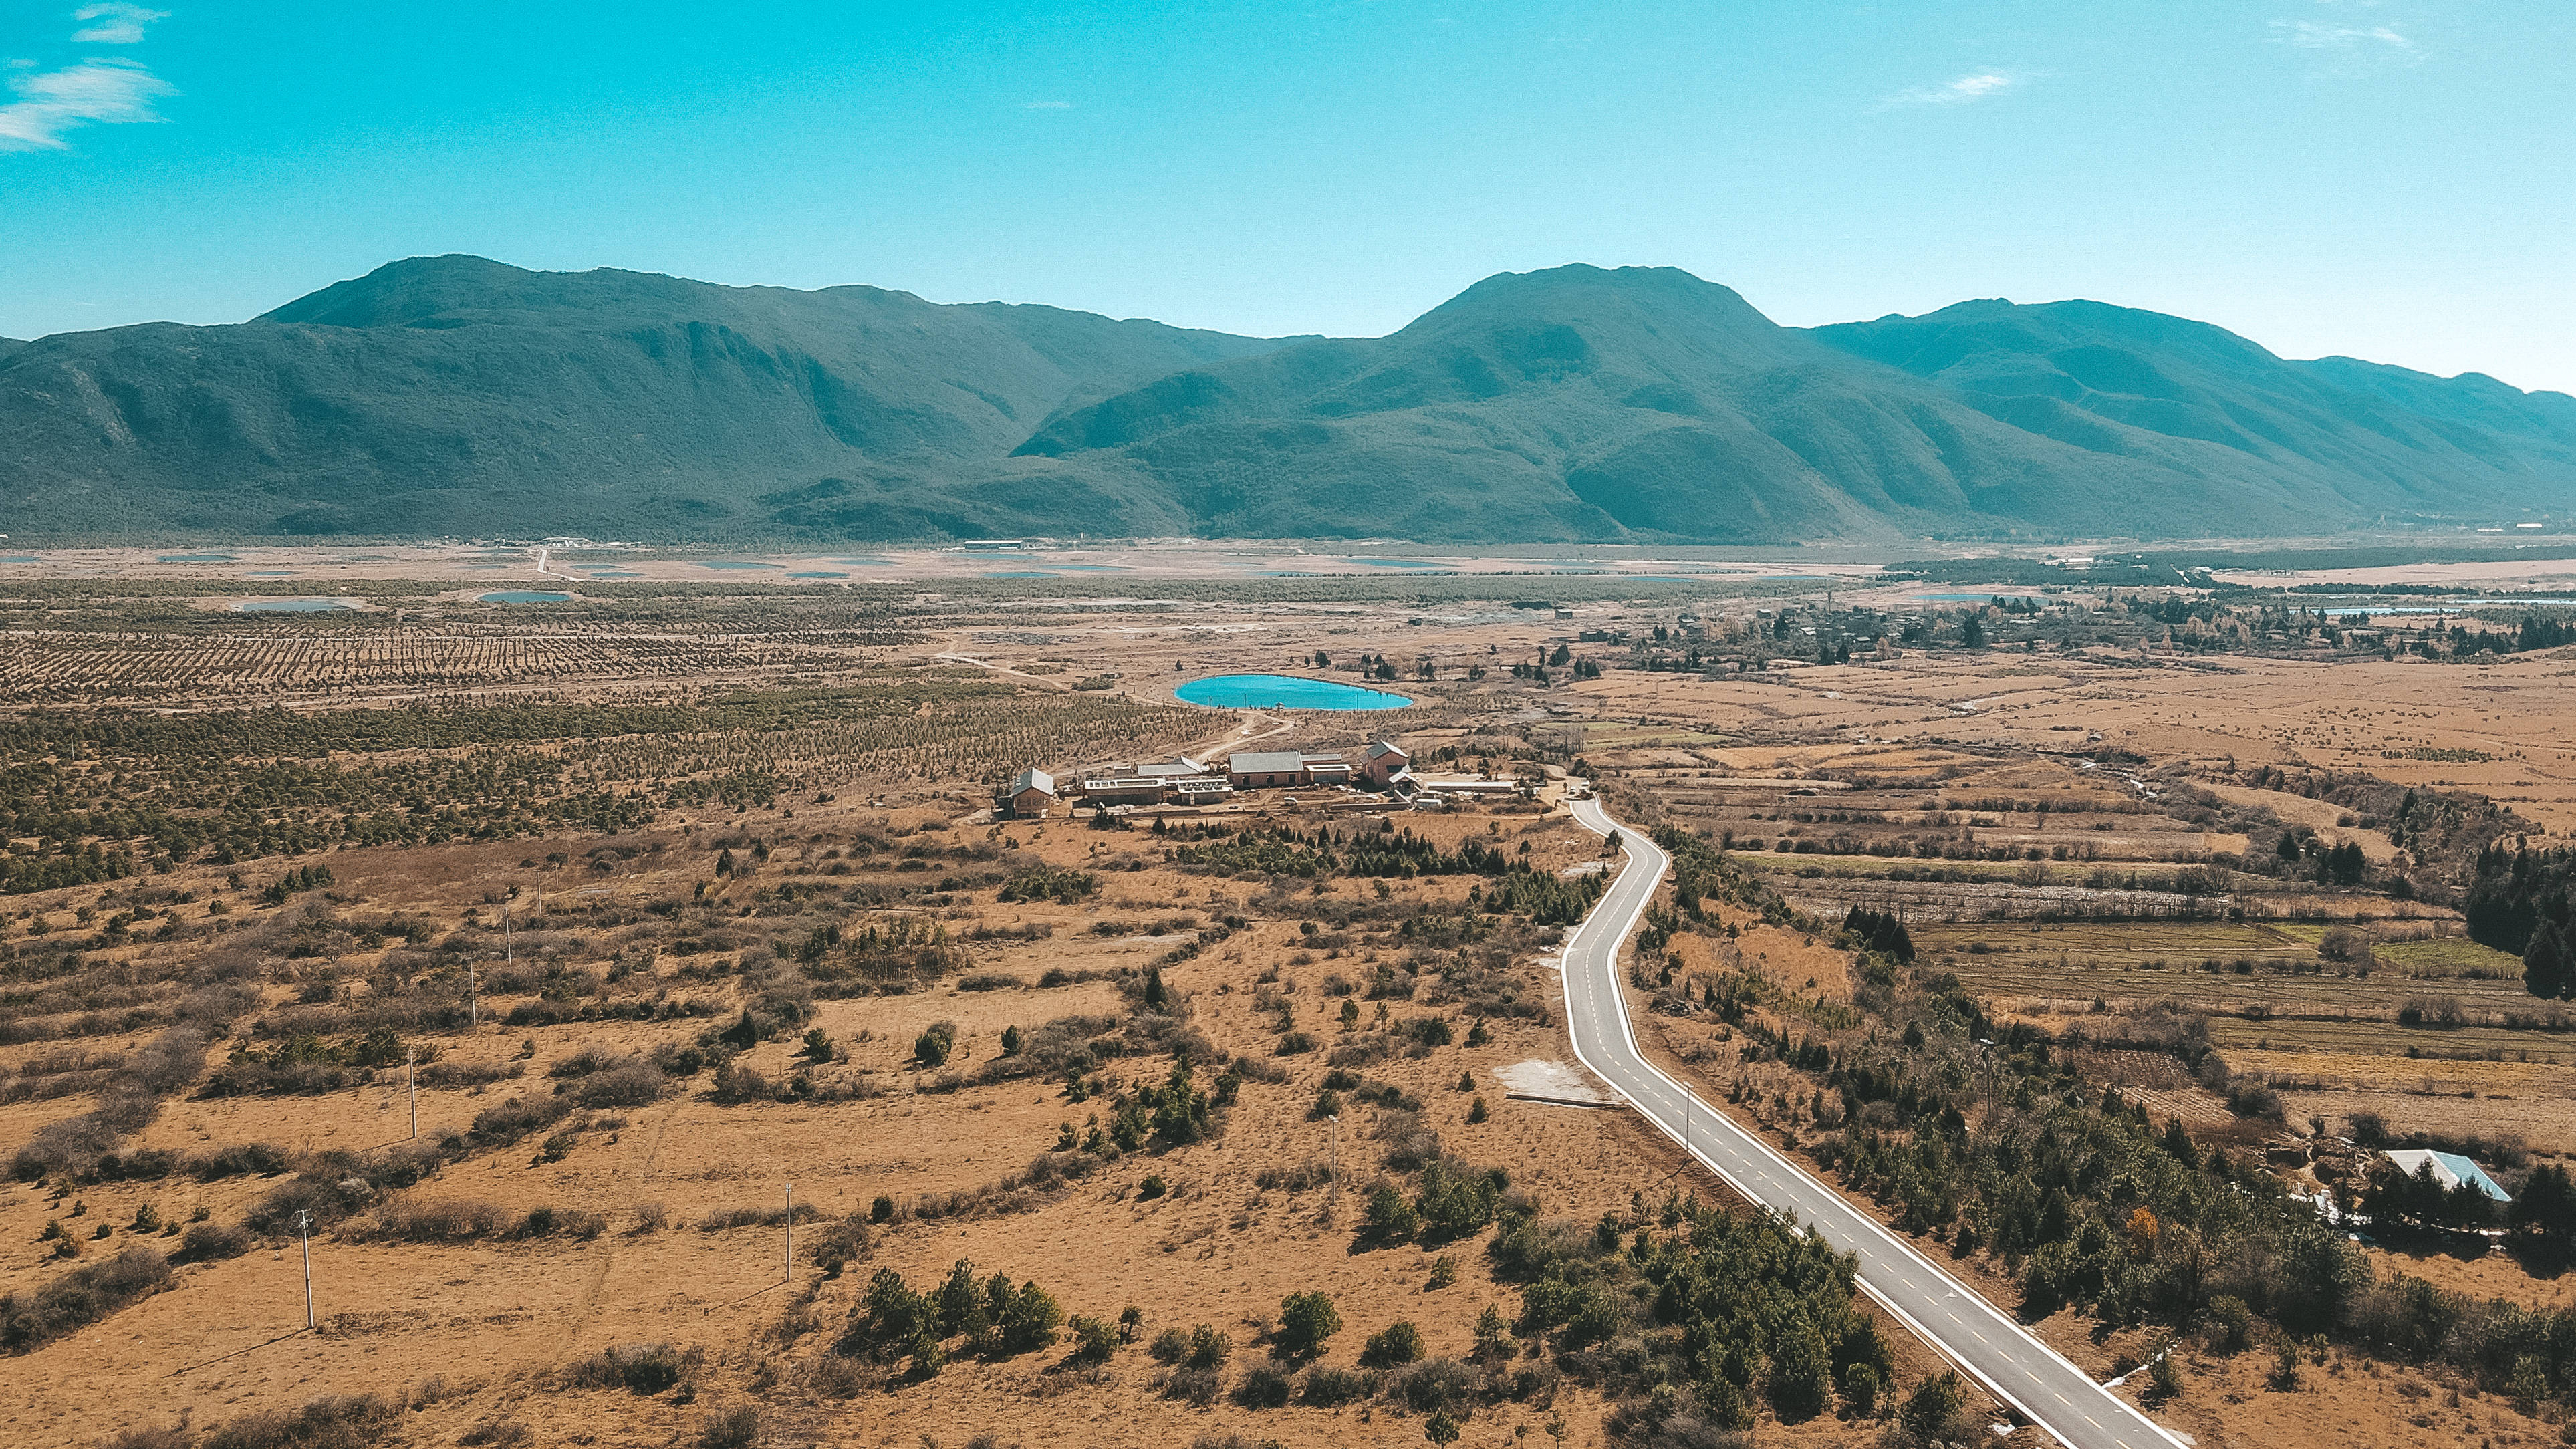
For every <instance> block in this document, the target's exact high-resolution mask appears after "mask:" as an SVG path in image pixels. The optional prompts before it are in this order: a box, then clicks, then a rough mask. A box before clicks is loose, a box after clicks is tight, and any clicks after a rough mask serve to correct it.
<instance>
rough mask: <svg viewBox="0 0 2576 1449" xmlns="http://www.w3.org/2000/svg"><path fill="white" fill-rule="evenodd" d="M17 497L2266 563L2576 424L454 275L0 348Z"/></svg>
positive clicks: (2295, 396) (2010, 361) (2075, 326)
mask: <svg viewBox="0 0 2576 1449" xmlns="http://www.w3.org/2000/svg"><path fill="white" fill-rule="evenodd" d="M0 498H5V499H6V501H7V503H8V505H9V507H10V512H11V515H12V518H13V525H12V531H14V532H16V533H17V534H18V535H19V536H20V538H21V539H22V540H25V539H30V538H40V537H43V536H46V535H57V536H60V535H85V536H90V537H101V536H104V537H116V536H123V535H129V534H139V535H142V536H146V537H151V538H173V537H178V536H182V535H186V534H191V533H194V534H209V535H232V536H240V535H286V536H315V535H410V536H420V535H440V534H452V535H480V536H490V535H514V534H515V535H535V534H541V533H563V532H571V533H582V534H587V535H590V536H593V537H628V538H645V539H662V540H704V541H726V542H753V541H769V540H774V541H780V542H788V541H800V540H801V541H808V542H817V543H820V542H830V541H834V540H843V539H847V540H862V539H867V540H891V539H907V538H925V537H939V536H949V537H955V536H961V535H973V534H990V533H1012V534H1018V533H1038V534H1074V533H1090V534H1109V535H1150V534H1171V533H1196V534H1201V535H1215V536H1267V537H1302V536H1335V535H1339V536H1363V535H1402V536H1407V537H1412V538H1419V539H1426V540H1457V541H1470V540H1533V541H1537V540H1577V539H1581V540H1620V539H1665V540H1695V541H1713V542H1770V541H1783V540H1789V539H1804V538H1870V537H1882V538H1888V537H1897V536H1919V535H1923V534H1936V535H1948V536H1976V537H2004V536H2013V535H2024V536H2027V535H2033V534H2038V535H2098V534H2108V533H2123V534H2134V535H2140V536H2147V537H2172V536H2225V535H2238V536H2246V535H2258V534H2278V533H2285V532H2312V531H2316V530H2320V529H2332V528H2340V527H2348V526H2354V525H2362V524H2370V523H2375V522H2381V521H2385V522H2389V523H2405V522H2420V521H2446V520H2447V521H2458V520H2462V519H2476V520H2479V521H2486V520H2490V519H2495V518H2498V517H2503V516H2511V515H2516V514H2519V513H2522V512H2525V511H2529V510H2537V509H2548V508H2559V507H2564V506H2565V505H2566V504H2567V503H2568V502H2569V501H2570V500H2571V498H2576V399H2572V398H2568V397H2564V396H2561V395H2558V394H2554V393H2533V394H2525V393H2521V392H2517V391H2515V390H2514V389H2512V388H2509V387H2506V386H2504V385H2503V384H2501V383H2498V382H2496V381H2494V380H2493V379H2490V378H2485V377H2481V376H2477V375H2475V374H2471V375H2468V376H2464V377H2460V378H2454V379H2447V380H2446V379H2441V378H2435V377H2430V376H2427V375H2424V374H2421V373H2412V372H2407V371H2405V370H2403V369H2399V368H2390V367H2381V366H2377V365H2374V364H2370V363H2363V362H2356V361H2353V360H2350V359H2344V358H2329V359H2325V360H2323V361H2317V362H2289V361H2284V360H2282V359H2280V358H2277V357H2274V356H2273V355H2272V354H2270V353H2269V352H2266V351H2264V350H2263V349H2262V348H2260V347H2258V346H2256V345H2255V344H2253V343H2251V342H2248V341H2246V340H2245V339H2243V338H2240V337H2237V336H2235V335H2234V334H2232V333H2228V332H2225V331H2223V330H2220V329H2218V328H2215V327H2210V326H2207V325H2205V324H2201V323H2195V322H2188V321H2184V320H2182V319H2179V318H2172V317H2164V316H2159V315H2157V314H2154V313H2148V312H2136V311H2130V310H2125V309H2121V308H2115V307H2107V306H2103V305H2100V304H2097V303H2090V302H2063V303H2053V304H2048V305H2045V306H2033V307H2021V306H2015V305H2013V304H2011V303H2008V302H1997V301H1987V302H1968V303H1962V304H1960V305H1958V306H1955V307H1951V308H1947V309H1944V310H1943V311H1940V312H1937V313H1933V314H1931V315H1929V316H1925V317H1919V318H1903V317H1889V318H1882V319H1880V320H1878V321H1875V322H1866V323H1852V324H1847V325H1843V326H1835V327H1825V328H1818V329H1815V330H1813V331H1802V330H1799V329H1794V328H1784V327H1780V326H1777V325H1776V324H1774V323H1772V322H1771V321H1770V320H1769V319H1767V318H1765V317H1763V316H1762V315H1761V314H1760V313H1759V312H1757V311H1755V310H1754V309H1753V308H1752V307H1750V306H1749V305H1747V304H1746V303H1745V302H1744V300H1743V299H1742V298H1741V297H1739V296H1737V295H1736V294H1735V293H1734V292H1732V291H1729V290H1728V289H1726V288H1724V287H1721V286H1717V285H1715V284H1713V283H1709V282H1705V281H1702V280H1700V279H1699V278H1697V277H1694V276H1691V275H1690V274H1689V273H1687V272H1682V271H1678V270H1673V269H1669V268H1623V269H1620V270H1616V271H1606V270H1603V269H1600V268H1596V267H1587V266H1570V267H1561V268H1557V269H1554V270H1551V271H1545V272H1536V273H1529V274H1517V275H1516V274H1506V275H1502V276H1497V277H1492V278H1489V279H1487V280H1486V281H1483V282H1480V283H1478V284H1477V285H1476V286H1474V287H1471V288H1469V289H1468V290H1467V291H1465V292H1464V293H1462V294H1460V295H1459V296H1458V297H1456V298H1454V299H1452V300H1451V301H1449V302H1448V303H1446V304H1444V305H1442V306H1441V307H1438V308H1436V309H1434V310H1433V311H1431V312H1429V313H1427V314H1425V315H1424V316H1423V317H1421V318H1419V319H1417V320H1416V321H1415V322H1413V323H1412V324H1411V325H1410V326H1407V327H1405V328H1404V329H1402V330H1401V331H1398V332H1396V333H1393V334H1391V335H1389V336H1387V337H1382V338H1367V339H1287V340H1284V341H1265V340H1260V339H1253V338H1243V337H1232V336H1227V335H1224V334H1221V333H1211V332H1191V331H1182V330H1179V329H1175V328H1170V327H1165V326H1162V325H1160V324H1158V323H1153V322H1142V321H1127V322H1118V321H1111V320H1109V319H1107V318H1103V317H1098V316H1094V315H1091V314H1088V313H1081V312H1067V311H1060V310H1056V309H1052V308H1045V307H1027V306H1003V305H999V304H980V305H970V306H939V305H934V304H931V303H927V302H924V301H922V300H921V299H919V298H917V297H913V296H911V295H909V294H906V293H901V292H887V291H880V290H877V289H875V288H869V287H836V288H831V289H827V290H824V291H819V292H797V291H790V290H786V289H782V288H770V287H749V288H742V287H719V286H713V285H710V284H706V283H700V282H690V281H683V280H679V279H675V278H670V277H662V276H652V275H646V274H640V273H632V272H615V271H595V272H586V273H579V274H569V273H543V272H527V271H522V270H519V269H517V268H513V267H507V266H503V265H501V264H499V263H495V262H488V261H483V260H480V259H478V258H472V257H441V258H426V259H415V260H412V261H407V262H400V263H395V264H393V265H391V266H387V267H384V268H381V269H379V270H377V271H375V272H373V273H371V274H369V275H367V276H365V277H361V278H358V279H356V280H354V281H349V282H343V283H340V284H338V285H335V286H332V287H328V288H325V289H323V290H322V291H320V292H316V293H314V294H313V295H311V296H309V297H305V298H303V299H301V300H299V301H296V302H293V303H290V304H288V305H286V306H284V307H281V308H279V309H277V310H276V311H274V312H271V313H269V314H267V315H266V316H264V317H261V318H259V319H257V320H255V321H252V322H248V323H244V324H240V325H237V326H227V327H180V326H171V325H156V326H145V327H129V328H119V329H115V330H111V331H105V332H93V333H70V334H64V335H61V336H56V337H48V338H43V339H39V340H37V341H34V342H29V343H23V344H13V343H7V342H0Z"/></svg>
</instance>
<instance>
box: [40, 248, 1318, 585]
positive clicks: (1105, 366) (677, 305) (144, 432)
mask: <svg viewBox="0 0 2576 1449" xmlns="http://www.w3.org/2000/svg"><path fill="white" fill-rule="evenodd" d="M1270 345H1271V344H1269V343H1266V342H1263V341H1260V340H1257V339H1250V338H1238V337H1229V336H1226V335H1223V334H1219V333H1208V332H1188V331H1183V330H1181V329H1178V328H1171V327H1165V326H1162V325H1161V324H1159V323H1152V322H1114V321H1111V320H1109V319H1107V318H1104V317H1096V316H1092V315H1090V314H1088V313H1079V312H1064V311H1059V310H1057V309H1054V308H1046V307H1005V306H998V305H983V306H966V307H941V306H934V305H933V304H930V303H927V302H924V301H922V300H921V299H919V298H917V297H913V296H911V295H909V294H906V293H901V292H886V291H880V290H878V289H876V288H872V287H836V288H832V289H830V290H827V291H821V292H795V291H789V290H786V289H782V288H771V287H746V288H736V287H718V286H713V285H710V284H707V283H703V282H690V281H682V280H679V279H676V278H670V277H660V276H649V275H644V274H639V273H632V272H615V271H595V272H585V273H579V274H564V273H539V272H527V271H522V270H520V269H518V268H515V267H506V266H502V265H500V264H498V263H494V262H487V261H483V260H481V259H479V258H472V257H438V258H423V259H415V260H413V261H408V262H398V263H394V264H392V265H390V266H387V267H383V268H380V269H378V270H377V271H375V272H373V273H370V274H369V275H367V276H365V277H362V278H358V279H356V280H354V281H349V282H343V283H340V284H338V285H336V286H332V287H328V288H325V289H323V290H322V291H320V292H317V293H314V294H313V295H311V296H309V297H305V298H303V299H301V300H299V301H296V302H292V303H289V304H288V305H286V306H284V307H281V308H279V309H277V310H276V311H274V312H271V313H269V314H267V315H266V316H264V317H261V318H259V319H257V320H255V321H253V322H249V323H244V324H241V325H239V326H231V327H177V326H167V325H158V326H146V327H127V328H118V329H115V330H112V331H106V332H93V333H71V334H65V335H61V336H57V337H49V338H44V339H41V340H38V341H36V342H33V343H29V344H27V345H25V346H23V347H21V348H18V349H15V350H14V351H11V352H8V353H7V354H5V355H0V497H6V498H8V499H9V500H11V503H12V505H13V508H14V509H15V511H16V512H17V513H18V514H19V515H20V516H21V517H22V518H28V519H29V520H30V523H31V525H34V524H50V525H51V526H53V527H55V528H58V529H62V528H69V529H80V528H92V529H95V528H103V527H111V526H116V525H118V524H120V523H126V522H129V521H132V522H141V521H145V520H149V521H150V522H153V523H158V524H160V525H162V526H165V527H170V526H175V527H177V528H181V529H197V530H219V531H240V532H249V533H266V532H277V533H286V534H317V533H320V534H327V533H339V532H365V533H387V532H392V533H403V532H423V533H438V532H472V533H481V532H509V531H514V530H515V531H522V532H539V531H576V532H583V533H589V534H593V535H596V536H602V537H607V536H617V535H620V534H629V535H631V534H655V533H659V534H664V535H669V534H672V533H675V532H676V533H683V534H696V535H699V536H706V535H708V534H710V533H717V534H721V533H723V532H726V531H730V530H739V529H741V528H743V527H745V526H750V527H752V528H754V529H755V530H761V529H766V528H768V527H769V526H770V525H769V524H768V522H767V520H766V518H765V509H764V506H763V505H762V504H760V503H759V502H758V498H759V496H760V495H762V494H766V493H771V492H775V491H777V490H780V489H782V488H784V489H788V490H790V491H791V492H792V491H794V490H796V489H800V488H802V489H810V488H813V487H815V486H818V484H819V483H820V480H824V479H835V478H837V479H839V480H841V482H840V486H842V487H844V488H848V487H854V486H857V487H864V486H867V485H869V484H870V483H879V484H885V485H907V484H909V485H918V484H921V483H925V482H928V481H930V480H934V479H944V478H946V477H948V476H950V475H951V474H953V473H954V472H955V471H956V470H957V469H958V467H959V466H960V465H961V464H962V463H964V462H966V461H967V460H972V459H982V458H991V457H996V456H999V455H1000V454H1002V453H1003V452H1005V451H1007V450H1008V449H1009V448H1010V447H1011V446H1012V445H1014V444H1015V443H1017V442H1018V441H1019V440H1021V439H1022V438H1024V437H1025V436H1026V435H1027V433H1028V431H1029V429H1030V428H1031V427H1032V426H1033V425H1034V424H1035V423H1036V422H1037V421H1038V420H1039V419H1041V418H1043V417H1045V416H1046V415H1047V413H1048V412H1049V411H1050V410H1052V409H1054V408H1056V407H1058V406H1060V405H1062V404H1063V403H1065V402H1066V401H1067V400H1069V399H1082V398H1088V397H1093V396H1097V395H1099V394H1100V393H1103V392H1106V391H1110V390H1113V389H1116V388H1120V387H1124V386H1128V385H1132V384H1134V383H1136V382H1140V381H1143V380H1145V379H1148V378H1151V377H1154V376H1157V375H1160V374H1162V373H1166V372H1169V371H1171V370H1172V369H1174V368H1178V367H1185V366H1188V365H1191V364H1193V363H1197V362H1202V361H1207V360H1212V359H1220V358H1225V357H1230V356H1237V355H1241V354H1244V353H1247V352H1252V351H1257V350H1260V349H1263V348H1266V347H1268V346H1270ZM916 531H918V530H916Z"/></svg>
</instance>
